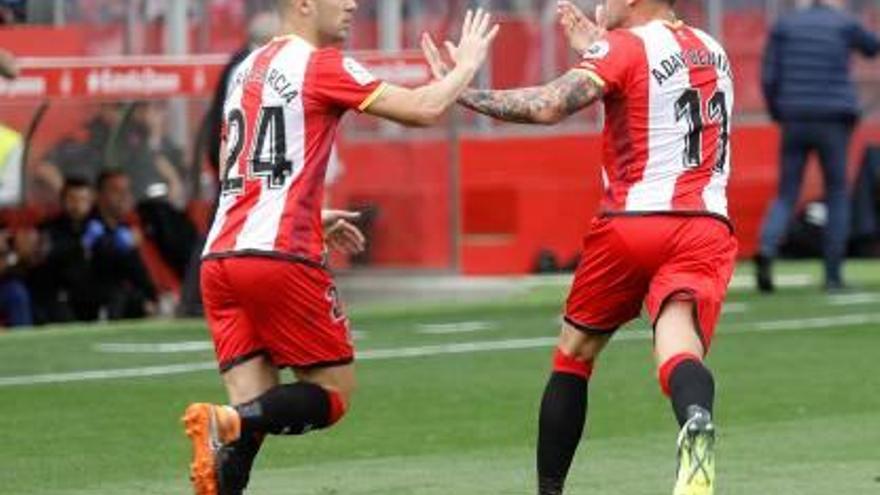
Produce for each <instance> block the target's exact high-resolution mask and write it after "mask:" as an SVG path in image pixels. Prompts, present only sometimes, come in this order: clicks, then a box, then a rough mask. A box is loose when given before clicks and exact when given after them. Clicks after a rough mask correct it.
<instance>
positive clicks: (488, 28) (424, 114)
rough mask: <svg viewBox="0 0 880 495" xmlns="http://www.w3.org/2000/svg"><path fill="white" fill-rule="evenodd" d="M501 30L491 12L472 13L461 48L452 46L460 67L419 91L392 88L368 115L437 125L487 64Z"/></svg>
mask: <svg viewBox="0 0 880 495" xmlns="http://www.w3.org/2000/svg"><path fill="white" fill-rule="evenodd" d="M498 30H499V27H498V26H497V25H495V26H492V25H491V17H490V15H489V13H488V12H486V11H484V10H482V9H478V10H477V11H476V13H474V12H471V11H468V12H467V15H466V16H465V20H464V25H463V26H462V35H461V41H459V44H458V45H457V46H456V45H452V44H451V43H450V44H449V45H448V47H447V48H448V49H449V50H450V53H451V54H452V56H453V57H454V58H455V62H456V66H455V68H454V69H452V70H450V71H447V72H446V73H444V74H443V76H442V77H440V78H438V79H437V80H436V81H434V82H432V83H431V84H428V85H426V86H422V87H420V88H416V89H407V88H402V87H398V86H393V85H388V86H387V87H386V88H385V90H384V91H383V92H382V94H381V95H380V96H379V97H378V98H377V99H376V101H375V102H372V103H371V104H370V105H369V106H368V107H367V108H366V112H367V113H369V114H371V115H375V116H377V117H383V118H386V119H389V120H393V121H395V122H398V123H400V124H403V125H410V126H429V125H433V124H435V123H437V121H438V120H439V119H440V118H441V117H442V116H443V114H444V113H445V112H446V110H448V109H449V107H450V106H452V105H453V104H455V101H456V99H457V98H458V97H459V95H461V93H462V91H464V90H465V88H467V87H468V86H469V85H470V83H471V81H472V80H473V79H474V76H475V75H476V74H477V71H478V70H479V68H480V66H481V65H482V64H483V62H484V61H485V60H486V56H487V54H488V52H489V48H490V46H491V45H492V42H493V41H494V40H495V36H497V35H498Z"/></svg>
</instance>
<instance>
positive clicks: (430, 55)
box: [422, 33, 451, 79]
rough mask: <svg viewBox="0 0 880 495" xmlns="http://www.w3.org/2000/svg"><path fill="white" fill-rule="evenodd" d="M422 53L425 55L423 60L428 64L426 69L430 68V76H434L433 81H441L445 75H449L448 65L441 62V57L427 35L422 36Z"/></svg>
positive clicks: (443, 61) (432, 40)
mask: <svg viewBox="0 0 880 495" xmlns="http://www.w3.org/2000/svg"><path fill="white" fill-rule="evenodd" d="M422 53H423V54H424V55H425V60H426V61H427V62H428V67H430V68H431V75H433V76H434V79H443V78H444V77H446V74H449V71H450V70H451V69H450V68H449V65H448V64H447V63H446V61H445V60H443V55H442V54H441V53H440V50H438V49H437V45H436V44H434V39H433V38H432V37H431V35H430V34H428V33H424V34H422Z"/></svg>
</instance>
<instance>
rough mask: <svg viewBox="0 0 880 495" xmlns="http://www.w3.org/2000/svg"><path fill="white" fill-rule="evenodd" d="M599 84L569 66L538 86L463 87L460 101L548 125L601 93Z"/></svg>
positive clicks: (492, 113) (504, 117)
mask: <svg viewBox="0 0 880 495" xmlns="http://www.w3.org/2000/svg"><path fill="white" fill-rule="evenodd" d="M602 94H603V91H602V86H601V85H600V84H599V83H598V81H596V80H595V79H593V77H591V75H590V74H589V73H588V72H587V71H585V70H582V69H572V70H570V71H569V72H568V73H566V74H565V75H563V76H562V77H560V78H559V79H557V80H555V81H553V82H551V83H549V84H546V85H544V86H540V87H533V88H522V89H512V90H505V91H492V90H473V89H469V90H467V91H465V92H464V93H463V94H462V96H461V97H460V98H459V100H458V101H459V103H461V104H462V105H464V106H465V107H467V108H470V109H471V110H473V111H475V112H479V113H482V114H484V115H488V116H490V117H493V118H496V119H498V120H504V121H507V122H518V123H521V124H545V125H551V124H555V123H557V122H560V121H561V120H563V119H565V118H566V117H568V116H569V115H572V114H575V113H577V112H579V111H580V110H582V109H584V108H586V107H588V106H590V105H591V104H592V103H593V102H595V101H596V100H598V99H600V98H601V97H602Z"/></svg>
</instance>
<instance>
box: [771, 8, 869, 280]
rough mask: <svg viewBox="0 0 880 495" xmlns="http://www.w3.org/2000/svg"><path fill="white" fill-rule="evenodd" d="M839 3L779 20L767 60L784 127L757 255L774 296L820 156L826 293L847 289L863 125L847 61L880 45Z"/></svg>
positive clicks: (776, 112)
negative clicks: (814, 157) (785, 241)
mask: <svg viewBox="0 0 880 495" xmlns="http://www.w3.org/2000/svg"><path fill="white" fill-rule="evenodd" d="M843 6H844V2H843V1H841V0H812V1H809V2H805V5H804V7H803V8H801V9H800V10H799V11H797V12H795V13H792V14H788V15H785V16H783V17H781V18H780V19H779V21H778V22H777V23H776V25H775V26H774V27H773V30H772V32H771V35H770V40H769V42H768V45H767V47H766V51H765V53H764V69H763V77H762V86H763V91H764V97H765V99H766V102H767V107H768V109H769V111H770V115H771V116H772V118H773V120H774V121H776V122H778V123H779V125H780V126H781V128H782V148H781V162H780V168H781V169H780V180H779V193H778V197H777V198H776V200H775V201H774V202H773V206H772V207H771V208H770V211H769V212H768V214H767V216H766V218H765V219H764V226H763V231H762V233H761V241H760V250H759V252H758V254H757V256H756V259H755V261H756V265H757V266H756V268H757V270H756V275H757V284H758V289H759V290H761V291H762V292H772V291H773V290H774V284H773V277H772V270H771V267H772V261H773V258H775V257H776V255H777V251H778V248H779V245H780V242H781V240H782V238H783V237H784V236H785V234H786V228H787V226H788V224H789V221H790V220H791V218H792V215H793V212H794V208H795V205H796V203H797V200H798V195H799V193H800V187H801V183H802V181H803V175H804V168H805V164H806V162H807V158H808V156H809V154H810V153H812V152H814V151H815V152H817V153H818V155H819V159H820V162H821V165H822V175H823V180H824V183H825V202H826V204H827V208H828V220H827V225H826V228H825V239H824V256H825V289H826V290H828V291H835V290H840V289H843V288H844V281H843V275H842V266H843V261H844V257H845V255H846V245H847V237H848V232H849V205H848V200H847V187H846V162H847V152H848V149H849V144H850V138H851V137H852V132H853V128H854V127H855V124H856V123H857V121H858V118H859V113H860V110H859V103H858V96H857V94H856V87H855V84H854V83H853V79H852V76H851V66H850V58H851V57H850V56H851V54H852V52H858V53H860V54H862V55H865V56H867V57H874V56H876V55H877V54H878V52H880V39H878V37H877V35H876V34H874V33H871V32H870V31H868V30H867V29H866V28H864V27H863V26H862V25H861V24H859V22H858V20H857V19H856V18H855V17H853V16H852V15H850V14H848V13H847V12H845V11H844V10H843Z"/></svg>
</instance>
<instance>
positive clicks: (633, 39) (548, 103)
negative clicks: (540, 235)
mask: <svg viewBox="0 0 880 495" xmlns="http://www.w3.org/2000/svg"><path fill="white" fill-rule="evenodd" d="M674 3H675V2H674V0H606V1H605V2H604V5H602V6H600V8H599V9H598V11H597V22H596V23H594V22H592V21H590V20H589V19H587V18H586V17H585V16H584V15H583V14H582V13H581V12H580V11H579V10H578V9H577V8H575V7H574V6H573V5H572V4H570V3H568V2H562V3H561V4H560V13H561V14H562V16H561V20H562V24H563V26H564V28H565V29H566V32H567V34H569V38H570V39H571V40H572V44H573V45H574V46H577V47H579V48H580V49H582V50H583V60H582V61H581V62H580V63H579V64H578V65H577V66H576V67H575V68H574V69H572V70H570V71H569V72H568V73H566V74H565V75H563V76H562V77H560V78H558V79H557V80H555V81H553V82H551V83H549V84H546V85H544V86H541V87H534V88H525V89H515V90H509V91H478V90H468V91H466V92H465V93H464V94H463V95H462V97H461V98H460V100H459V101H460V103H461V104H462V105H464V106H466V107H468V108H470V109H472V110H475V111H477V112H480V113H483V114H485V115H489V116H492V117H495V118H497V119H501V120H505V121H510V122H520V123H532V124H553V123H556V122H559V121H561V120H562V119H564V118H566V117H568V116H569V115H572V114H574V113H576V112H578V111H579V110H581V109H583V108H585V107H587V106H589V105H591V104H593V103H595V102H598V101H600V100H601V101H603V102H604V104H605V130H604V160H603V161H604V164H603V165H604V166H603V170H602V172H603V173H602V175H603V180H604V185H605V194H604V198H603V201H602V207H601V214H600V215H599V216H598V217H597V218H596V219H595V220H594V222H593V224H592V228H591V229H590V232H589V233H588V234H587V235H586V237H585V239H584V242H583V253H582V261H581V264H580V266H579V268H578V270H577V273H576V275H575V279H574V283H573V286H572V289H571V293H570V295H569V298H568V302H567V307H566V314H565V323H564V325H563V328H562V333H561V336H560V339H559V345H558V347H557V349H556V351H555V355H554V359H553V372H552V375H551V377H550V379H549V382H548V383H547V387H546V390H545V393H544V397H543V400H542V403H541V412H540V420H539V422H540V423H539V438H538V449H537V469H538V485H539V488H538V491H539V494H540V495H558V494H561V493H562V491H563V485H564V482H565V478H566V476H567V474H568V471H569V468H570V465H571V462H572V459H573V457H574V454H575V450H576V448H577V446H578V443H579V441H580V438H581V434H582V432H583V428H584V425H585V421H586V412H587V389H588V383H589V379H590V376H591V373H592V371H593V368H594V365H595V363H596V360H597V358H598V356H599V354H600V352H601V351H602V349H603V348H604V347H605V346H606V344H607V343H608V342H609V341H610V340H611V337H612V335H613V334H614V332H615V331H616V330H617V329H618V328H619V327H621V326H622V325H623V324H625V323H626V322H628V321H630V320H632V319H634V318H636V317H637V316H638V315H639V313H640V312H641V309H642V306H643V305H644V306H645V307H646V309H647V313H648V315H649V316H650V318H651V321H652V323H653V326H654V332H655V340H654V351H655V357H656V364H657V371H658V376H659V380H660V385H661V388H662V390H663V391H664V392H665V393H666V394H667V395H668V396H669V397H670V399H671V403H672V408H673V410H674V413H675V416H676V418H677V420H678V423H679V426H680V428H681V430H680V431H681V433H680V435H679V443H678V447H679V470H678V478H677V480H676V484H675V488H674V493H675V495H711V494H712V493H713V490H714V484H715V480H714V450H713V448H714V439H715V432H714V425H713V422H712V407H713V402H714V381H713V377H712V374H711V373H710V371H709V370H708V368H707V367H706V366H705V365H704V364H703V359H704V357H705V355H706V353H707V352H708V350H709V346H710V344H711V342H712V336H713V334H714V331H715V326H716V324H717V322H718V318H719V315H720V313H721V305H722V302H723V300H724V297H725V294H726V291H727V285H728V283H729V281H730V277H731V276H732V273H733V268H734V260H735V257H736V252H737V241H736V239H735V238H734V236H733V229H732V227H731V224H730V221H729V220H728V214H727V194H726V188H727V181H728V177H729V176H730V141H729V137H730V112H731V111H732V109H733V80H732V76H731V68H730V63H729V61H728V58H727V55H726V54H725V52H724V50H723V49H722V47H721V46H720V45H719V44H718V43H717V42H716V41H715V40H714V39H712V38H711V37H710V36H709V35H707V34H706V33H704V32H702V31H700V30H698V29H696V28H693V27H690V26H687V25H686V24H684V23H683V22H681V21H679V20H678V19H677V18H676V16H675V14H674V11H673V5H674ZM423 49H424V50H425V53H426V56H427V57H428V59H429V61H430V62H431V64H432V67H433V69H434V73H435V75H436V76H437V77H442V76H443V75H444V74H446V73H447V71H448V66H446V65H445V64H444V61H443V59H442V57H441V56H440V53H439V51H438V50H437V48H436V46H435V45H434V43H433V41H432V40H431V39H430V38H428V37H426V38H425V39H424V40H423ZM454 58H455V57H453V59H454Z"/></svg>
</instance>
